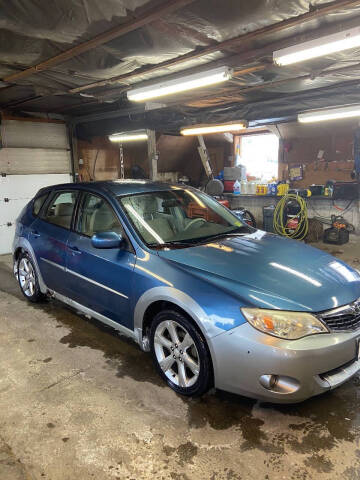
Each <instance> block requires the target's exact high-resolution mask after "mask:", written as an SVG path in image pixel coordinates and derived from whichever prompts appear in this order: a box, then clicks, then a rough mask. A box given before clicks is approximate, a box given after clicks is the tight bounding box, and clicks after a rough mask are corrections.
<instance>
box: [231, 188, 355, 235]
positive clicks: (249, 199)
mask: <svg viewBox="0 0 360 480" xmlns="http://www.w3.org/2000/svg"><path fill="white" fill-rule="evenodd" d="M224 197H225V198H226V199H227V200H228V201H229V204H230V208H231V209H232V210H236V209H239V208H240V207H242V208H245V209H246V210H250V212H251V213H252V214H253V215H254V217H255V219H256V223H257V226H258V227H259V228H261V227H262V224H263V207H265V206H269V205H276V204H277V202H278V201H279V200H280V199H281V198H282V197H278V196H274V195H234V194H233V193H224ZM305 200H306V203H307V206H308V216H309V218H312V217H318V216H321V217H326V218H329V219H330V216H331V215H342V216H343V217H344V218H345V219H346V220H347V221H348V222H350V223H352V224H353V225H354V227H355V232H356V233H360V210H359V207H360V204H359V200H353V201H352V204H351V206H350V207H349V208H348V209H347V211H346V212H345V213H343V212H342V211H341V210H338V209H337V208H335V207H334V204H335V205H336V206H337V207H339V208H342V209H345V208H346V207H348V205H349V203H350V200H341V199H338V200H333V199H332V198H331V197H325V196H322V195H314V196H311V197H307V198H306V199H305Z"/></svg>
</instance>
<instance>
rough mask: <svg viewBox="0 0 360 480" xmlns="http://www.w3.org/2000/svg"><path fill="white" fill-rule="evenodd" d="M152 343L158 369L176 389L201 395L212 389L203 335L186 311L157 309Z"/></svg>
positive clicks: (176, 390)
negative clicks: (186, 314) (182, 312)
mask: <svg viewBox="0 0 360 480" xmlns="http://www.w3.org/2000/svg"><path fill="white" fill-rule="evenodd" d="M150 347H151V354H152V357H153V361H154V364H155V367H156V369H157V370H158V372H159V374H160V376H161V377H162V378H163V379H164V380H165V382H166V383H167V384H168V385H169V387H171V388H172V389H173V390H174V391H175V392H177V393H180V394H181V395H187V396H199V395H202V394H203V393H205V392H207V391H208V390H209V388H210V384H211V379H212V367H211V360H210V355H209V352H208V350H207V346H206V344H205V340H204V338H203V337H202V335H201V334H200V333H199V332H198V330H197V329H196V328H195V327H194V325H193V324H192V323H191V322H190V321H189V320H188V319H187V318H186V317H185V316H184V315H181V314H180V313H178V312H176V311H174V310H164V311H162V312H160V313H158V314H157V315H156V316H155V318H154V320H153V322H152V324H151V330H150Z"/></svg>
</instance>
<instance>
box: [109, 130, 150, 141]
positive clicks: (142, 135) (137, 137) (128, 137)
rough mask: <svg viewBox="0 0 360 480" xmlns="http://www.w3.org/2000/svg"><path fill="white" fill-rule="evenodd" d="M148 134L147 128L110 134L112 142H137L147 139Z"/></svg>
mask: <svg viewBox="0 0 360 480" xmlns="http://www.w3.org/2000/svg"><path fill="white" fill-rule="evenodd" d="M147 139H148V134H147V133H146V130H136V131H134V132H121V133H113V134H112V135H109V140H110V141H111V142H119V143H123V142H137V141H141V140H147Z"/></svg>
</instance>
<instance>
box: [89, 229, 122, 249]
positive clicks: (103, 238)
mask: <svg viewBox="0 0 360 480" xmlns="http://www.w3.org/2000/svg"><path fill="white" fill-rule="evenodd" d="M123 241H124V239H123V237H122V236H121V235H120V234H119V233H115V232H99V233H95V234H94V235H93V236H92V237H91V245H92V246H93V247H94V248H120V247H121V246H122V244H123Z"/></svg>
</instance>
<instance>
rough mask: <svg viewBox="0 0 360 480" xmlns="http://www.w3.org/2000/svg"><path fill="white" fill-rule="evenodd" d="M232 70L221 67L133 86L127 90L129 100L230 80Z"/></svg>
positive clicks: (156, 96)
mask: <svg viewBox="0 0 360 480" xmlns="http://www.w3.org/2000/svg"><path fill="white" fill-rule="evenodd" d="M231 74H232V70H231V69H230V68H229V67H219V68H214V69H212V70H207V71H206V72H201V73H195V74H192V75H187V76H184V77H180V78H177V79H174V80H163V81H160V82H158V83H154V84H153V85H148V86H147V87H143V88H133V89H131V90H129V91H128V92H127V97H128V99H129V100H132V101H134V102H143V101H145V100H150V99H151V98H158V97H163V96H165V95H171V94H172V93H180V92H185V91H187V90H193V89H194V88H200V87H207V86H210V85H215V84H217V83H221V82H226V81H227V80H230V78H231Z"/></svg>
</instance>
